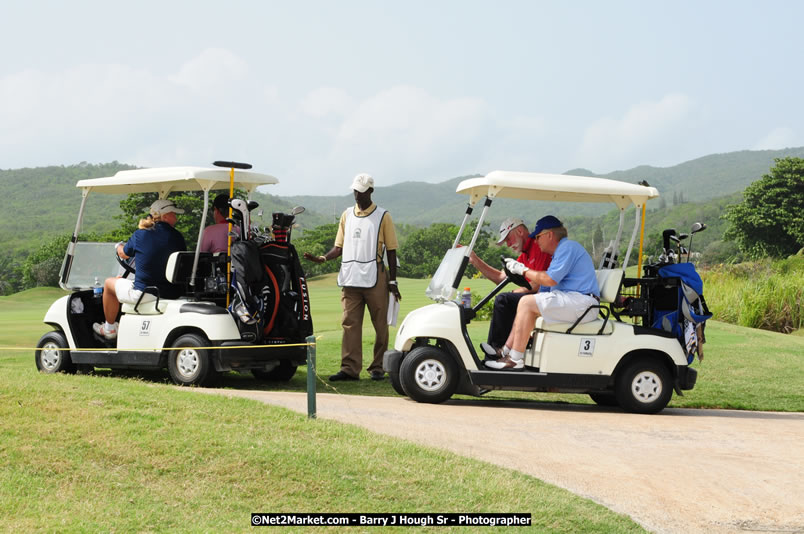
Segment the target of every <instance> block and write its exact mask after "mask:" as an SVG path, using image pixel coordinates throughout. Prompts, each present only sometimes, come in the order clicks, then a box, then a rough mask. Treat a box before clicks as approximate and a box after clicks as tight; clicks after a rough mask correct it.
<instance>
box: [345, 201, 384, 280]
mask: <svg viewBox="0 0 804 534" xmlns="http://www.w3.org/2000/svg"><path fill="white" fill-rule="evenodd" d="M385 214H386V210H384V209H382V208H381V207H379V206H377V209H375V210H374V211H373V212H371V214H369V215H366V216H365V217H358V216H357V215H355V213H354V208H349V209H348V210H347V213H346V221H345V222H344V227H343V251H342V252H341V270H340V271H338V285H339V286H340V287H363V288H368V287H374V286H375V285H377V266H378V264H377V259H378V258H381V256H380V255H379V254H378V253H377V252H378V251H377V248H378V246H379V240H380V225H381V224H382V218H383V217H384V216H385Z"/></svg>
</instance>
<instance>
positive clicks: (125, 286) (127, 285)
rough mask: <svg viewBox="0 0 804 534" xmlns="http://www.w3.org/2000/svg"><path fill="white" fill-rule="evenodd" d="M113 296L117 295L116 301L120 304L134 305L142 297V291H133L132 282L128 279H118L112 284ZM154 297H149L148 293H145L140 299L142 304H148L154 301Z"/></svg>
mask: <svg viewBox="0 0 804 534" xmlns="http://www.w3.org/2000/svg"><path fill="white" fill-rule="evenodd" d="M114 294H115V295H117V300H119V301H120V302H125V303H126V304H136V303H137V300H138V299H139V298H140V295H142V291H140V290H139V289H134V280H129V279H128V278H118V279H117V280H115V282H114ZM155 298H156V297H154V296H153V295H151V294H150V293H146V295H145V296H144V297H142V302H143V303H145V302H150V301H152V300H155Z"/></svg>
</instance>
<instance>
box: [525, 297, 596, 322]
mask: <svg viewBox="0 0 804 534" xmlns="http://www.w3.org/2000/svg"><path fill="white" fill-rule="evenodd" d="M533 298H535V299H536V306H538V307H539V312H541V314H542V317H543V319H544V322H545V323H548V324H549V323H574V322H575V321H577V320H578V317H580V316H581V315H583V313H584V312H585V311H586V310H589V306H594V305H596V304H599V303H598V301H597V299H596V298H595V297H593V296H591V295H584V294H583V293H578V292H577V291H545V292H542V293H535V294H534V295H533ZM598 311H599V310H598V308H592V309H591V310H589V311H588V312H586V315H584V318H583V319H582V320H581V322H582V323H588V322H589V321H594V320H595V318H597V314H598Z"/></svg>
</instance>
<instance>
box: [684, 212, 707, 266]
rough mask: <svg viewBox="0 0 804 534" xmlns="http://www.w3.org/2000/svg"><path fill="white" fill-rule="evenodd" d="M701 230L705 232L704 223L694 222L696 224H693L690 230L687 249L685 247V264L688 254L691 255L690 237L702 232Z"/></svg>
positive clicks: (688, 259) (688, 258)
mask: <svg viewBox="0 0 804 534" xmlns="http://www.w3.org/2000/svg"><path fill="white" fill-rule="evenodd" d="M703 230H706V225H705V224H704V223H702V222H696V223H694V224H693V225H692V228H690V243H689V247H687V248H688V250H687V263H689V261H690V254H692V236H694V235H695V234H697V233H698V232H702V231H703Z"/></svg>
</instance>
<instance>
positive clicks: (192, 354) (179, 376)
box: [168, 334, 215, 386]
mask: <svg viewBox="0 0 804 534" xmlns="http://www.w3.org/2000/svg"><path fill="white" fill-rule="evenodd" d="M208 346H209V341H207V339H206V338H205V337H203V336H200V335H198V334H184V335H183V336H180V337H179V338H178V339H176V341H174V342H173V348H175V349H176V350H171V351H168V371H169V372H170V378H172V379H173V381H174V382H175V383H176V384H178V385H180V386H193V385H196V386H201V385H205V384H209V383H211V382H212V381H213V380H214V378H215V369H214V368H213V367H212V361H210V357H209V356H210V355H209V350H208V349H203V348H200V347H208ZM179 347H181V348H179Z"/></svg>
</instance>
